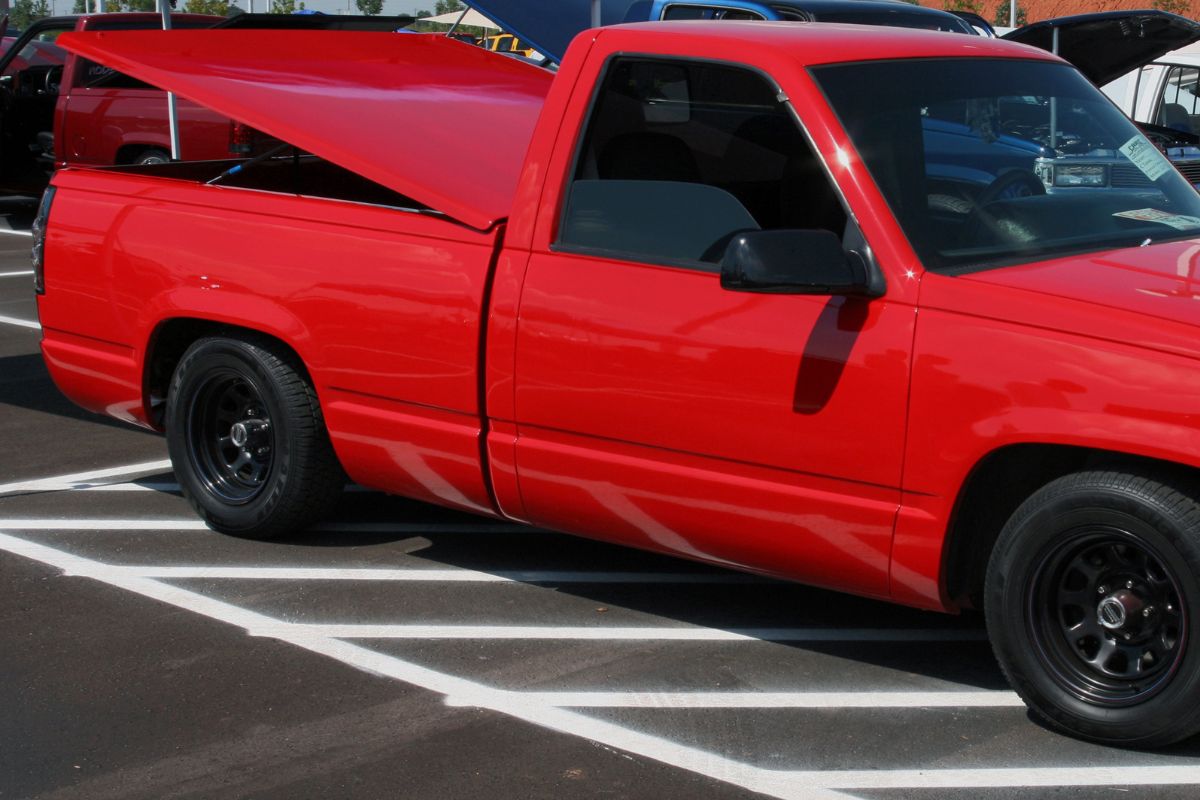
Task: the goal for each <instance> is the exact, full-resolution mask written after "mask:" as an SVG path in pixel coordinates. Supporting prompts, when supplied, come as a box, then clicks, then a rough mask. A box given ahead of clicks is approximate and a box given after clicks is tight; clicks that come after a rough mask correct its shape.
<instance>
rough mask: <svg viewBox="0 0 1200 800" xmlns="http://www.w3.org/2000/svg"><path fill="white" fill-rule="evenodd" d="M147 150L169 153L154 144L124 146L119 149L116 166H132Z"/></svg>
mask: <svg viewBox="0 0 1200 800" xmlns="http://www.w3.org/2000/svg"><path fill="white" fill-rule="evenodd" d="M147 150H160V151H162V152H164V153H165V152H167V151H166V150H165V149H163V148H161V147H159V146H158V145H153V144H123V145H121V146H120V147H119V148H117V157H116V159H115V161H114V162H113V163H114V164H132V163H133V160H134V159H135V158H137V157H138V156H140V155H141V154H142V153H144V152H146V151H147Z"/></svg>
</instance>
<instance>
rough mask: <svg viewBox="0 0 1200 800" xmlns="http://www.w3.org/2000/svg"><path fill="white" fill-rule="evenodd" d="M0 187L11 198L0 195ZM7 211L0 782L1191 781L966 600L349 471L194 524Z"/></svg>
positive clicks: (499, 785)
mask: <svg viewBox="0 0 1200 800" xmlns="http://www.w3.org/2000/svg"><path fill="white" fill-rule="evenodd" d="M0 213H4V209H0ZM26 217H27V215H26V214H24V213H23V212H18V213H17V215H16V216H6V217H0V219H4V220H7V222H6V224H7V225H8V227H9V228H15V229H16V230H15V231H12V232H4V231H5V226H4V225H0V576H2V579H0V709H3V713H0V798H5V799H7V798H54V799H55V800H59V799H60V798H61V799H62V800H67V799H68V798H87V799H88V800H99V799H101V798H143V797H144V798H231V797H245V798H316V797H322V798H323V797H339V798H343V797H345V798H392V797H403V798H437V800H448V799H449V798H480V797H497V798H552V797H553V798H605V797H611V798H697V797H699V798H749V797H758V796H766V797H777V798H796V799H802V800H807V799H808V798H836V797H847V796H849V797H861V798H922V799H924V798H930V799H932V798H945V799H947V800H950V799H954V800H957V799H958V798H963V800H966V798H972V800H991V798H996V799H997V800H1000V799H1001V798H1016V797H1055V798H1072V799H1074V798H1108V797H1114V796H1134V797H1154V798H1164V799H1166V798H1170V799H1172V800H1174V799H1175V798H1179V799H1180V800H1182V798H1195V797H1196V796H1197V795H1198V792H1200V741H1198V740H1192V741H1189V742H1184V743H1182V744H1180V745H1177V746H1175V747H1173V748H1170V749H1167V750H1161V751H1157V752H1130V751H1122V750H1116V749H1112V748H1105V747H1100V746H1096V745H1091V744H1087V743H1084V742H1079V741H1076V740H1073V739H1069V738H1066V737H1063V736H1060V735H1057V734H1054V733H1052V732H1050V731H1048V730H1046V729H1044V728H1043V727H1041V726H1040V725H1039V724H1037V723H1036V722H1035V721H1033V720H1032V719H1031V718H1030V717H1029V715H1028V714H1027V712H1026V711H1025V709H1024V707H1023V706H1022V705H1021V704H1020V702H1019V701H1018V700H1017V698H1016V697H1015V695H1013V694H1012V693H1011V691H1009V690H1008V688H1007V687H1006V686H1005V684H1004V681H1003V679H1002V677H1001V675H1000V673H999V670H998V668H997V667H996V666H995V663H994V661H993V659H992V656H991V653H990V650H989V648H988V645H987V642H986V640H985V633H984V630H983V628H982V624H981V622H980V621H979V620H978V619H977V618H973V617H969V618H955V617H947V616H943V615H937V614H932V613H926V612H919V611H914V610H911V609H904V608H900V607H895V606H889V605H886V604H881V603H875V602H871V601H866V600H861V599H857V598H853V597H849V596H846V595H840V594H835V593H831V592H824V591H819V590H815V589H810V588H806V587H802V586H797V585H792V584H786V583H780V582H774V581H768V580H763V579H759V578H754V577H749V576H744V575H739V574H735V573H730V572H725V571H721V570H716V569H712V568H709V567H705V566H700V565H695V564H690V563H687V562H681V561H676V560H673V559H667V558H663V557H658V556H654V555H649V554H645V553H639V552H635V551H631V550H626V549H622V548H617V547H610V546H607V545H603V544H599V543H595V542H590V541H586V540H582V539H577V538H573V537H569V536H563V535H561V534H554V533H549V532H544V531H538V530H534V529H528V528H522V527H520V526H513V525H504V524H498V523H496V522H494V521H489V520H484V519H479V518H474V517H470V516H466V515H462V514H457V513H452V512H447V511H443V510H439V509H436V508H432V507H429V506H425V505H421V504H417V503H412V502H409V501H406V500H403V499H399V498H392V497H386V496H383V495H380V494H377V493H373V492H369V491H365V490H362V489H360V488H359V487H348V489H347V491H346V493H345V494H344V496H343V500H342V503H341V506H340V508H339V512H338V514H337V515H336V517H335V519H333V520H331V521H330V522H329V523H327V524H325V525H323V526H321V527H320V528H319V529H317V530H314V531H308V532H297V533H296V534H295V535H293V536H290V537H287V538H285V539H283V540H280V541H275V542H265V543H264V542H252V541H246V540H240V539H236V538H232V537H227V536H221V535H219V534H216V533H213V532H211V531H208V530H206V529H205V528H204V527H203V526H202V525H201V524H200V523H199V522H198V521H197V519H196V518H195V516H194V515H193V514H192V513H191V511H190V509H189V508H188V506H187V504H186V502H185V501H184V500H183V499H182V497H180V496H179V493H178V487H177V486H176V484H175V482H174V478H173V476H172V474H171V472H170V467H169V465H168V464H167V462H166V460H165V459H166V453H165V446H164V443H163V441H162V440H161V439H160V438H159V437H157V436H155V435H152V434H149V433H145V432H141V431H138V430H135V429H133V428H129V427H126V426H123V425H120V424H118V423H115V422H109V421H106V420H105V419H102V418H100V417H97V416H94V415H91V414H88V413H86V412H83V411H81V410H79V409H77V408H76V407H75V406H73V405H72V404H71V403H69V402H68V401H67V400H65V399H64V398H63V397H62V396H61V395H60V394H59V393H58V392H57V390H56V389H55V388H54V386H53V385H52V383H51V381H50V379H49V377H48V376H47V374H46V372H45V369H44V367H43V366H42V363H41V360H40V357H39V356H38V353H37V343H38V338H39V331H38V328H37V324H36V308H35V304H34V301H33V297H32V291H31V284H30V278H29V275H28V261H27V252H28V246H29V242H30V240H29V238H28V237H27V236H23V235H22V234H21V227H22V225H23V220H24V219H26Z"/></svg>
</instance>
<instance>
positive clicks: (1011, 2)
mask: <svg viewBox="0 0 1200 800" xmlns="http://www.w3.org/2000/svg"><path fill="white" fill-rule="evenodd" d="M1008 27H1010V28H1015V27H1017V0H1008Z"/></svg>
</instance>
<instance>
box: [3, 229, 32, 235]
mask: <svg viewBox="0 0 1200 800" xmlns="http://www.w3.org/2000/svg"><path fill="white" fill-rule="evenodd" d="M0 233H6V234H8V235H9V236H33V232H32V231H14V230H10V229H7V228H0Z"/></svg>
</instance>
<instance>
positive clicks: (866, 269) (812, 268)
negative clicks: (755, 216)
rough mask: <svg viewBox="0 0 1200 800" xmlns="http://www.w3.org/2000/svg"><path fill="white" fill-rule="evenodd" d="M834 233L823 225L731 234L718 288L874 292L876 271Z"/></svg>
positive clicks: (878, 290)
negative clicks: (822, 227)
mask: <svg viewBox="0 0 1200 800" xmlns="http://www.w3.org/2000/svg"><path fill="white" fill-rule="evenodd" d="M873 272H874V270H873V268H872V267H871V265H870V264H869V263H868V261H867V260H866V259H865V258H864V257H863V256H862V255H861V254H860V253H858V252H857V251H851V252H849V253H847V252H846V250H845V249H844V248H843V246H842V242H841V240H840V239H839V238H838V236H837V234H835V233H833V232H832V231H822V230H774V231H747V232H746V233H739V234H738V235H736V236H734V237H733V239H732V240H731V241H730V242H729V245H728V246H727V247H726V248H725V255H724V257H722V259H721V287H722V288H724V289H731V290H733V291H740V292H770V293H775V294H829V295H834V294H846V295H863V296H867V297H878V296H879V295H882V294H883V285H882V278H881V276H876V275H874V274H873Z"/></svg>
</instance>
